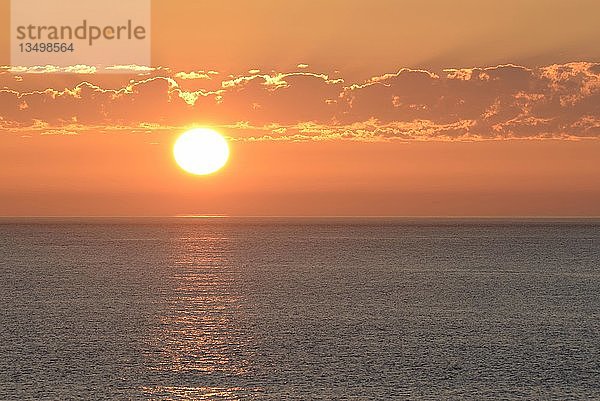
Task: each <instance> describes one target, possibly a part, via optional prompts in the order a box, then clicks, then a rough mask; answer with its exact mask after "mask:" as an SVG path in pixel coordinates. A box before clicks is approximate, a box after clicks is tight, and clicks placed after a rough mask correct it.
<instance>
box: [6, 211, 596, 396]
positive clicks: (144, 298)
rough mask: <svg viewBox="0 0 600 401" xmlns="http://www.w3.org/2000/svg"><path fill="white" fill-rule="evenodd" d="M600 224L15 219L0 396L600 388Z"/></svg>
mask: <svg viewBox="0 0 600 401" xmlns="http://www.w3.org/2000/svg"><path fill="white" fill-rule="evenodd" d="M599 228H600V221H598V220H587V221H586V220H580V221H566V220H565V221H542V220H529V221H527V220H512V221H510V220H401V219H400V220H382V219H378V220H360V219H350V220H343V219H323V220H308V219H162V220H160V219H158V220H157V219H155V220H150V219H139V220H94V221H84V220H69V221H60V220H32V221H20V220H10V221H8V220H5V221H4V222H3V223H2V224H0V399H2V400H11V399H19V400H27V399H47V400H67V399H116V400H119V399H124V400H129V399H133V400H137V399H164V400H235V399H258V400H285V399H298V400H311V399H315V400H317V399H340V400H345V399H355V400H371V399H381V400H392V399H457V400H462V399H585V398H587V399H590V398H593V399H600V230H599Z"/></svg>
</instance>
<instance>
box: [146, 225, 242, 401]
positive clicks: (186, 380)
mask: <svg viewBox="0 0 600 401" xmlns="http://www.w3.org/2000/svg"><path fill="white" fill-rule="evenodd" d="M197 227H198V226H195V225H191V226H186V228H184V230H185V231H186V232H185V233H182V235H180V236H178V237H177V238H176V239H175V240H174V241H173V243H172V246H171V247H170V251H171V255H170V263H171V266H172V269H171V272H170V276H171V277H169V280H170V281H171V282H172V285H171V287H170V288H169V289H168V290H167V293H166V294H165V297H166V298H167V304H166V308H165V311H166V313H164V315H163V316H161V317H160V324H159V328H158V331H157V333H156V335H155V337H154V340H155V344H156V345H157V348H158V349H159V354H160V358H159V359H160V362H159V363H158V364H155V366H154V370H155V371H157V373H165V374H167V375H168V376H169V377H172V376H173V375H175V376H176V377H178V378H183V379H181V380H177V382H176V384H178V385H177V386H170V385H163V386H156V387H153V388H150V387H146V388H145V389H144V391H145V392H146V393H147V394H148V395H149V396H160V397H167V398H166V399H177V400H187V399H201V400H203V399H235V397H233V396H232V395H233V394H240V393H244V392H245V390H244V389H242V388H239V387H238V386H235V387H233V386H232V387H230V388H225V387H222V386H223V383H227V381H228V380H230V379H231V378H239V377H241V376H243V375H245V374H247V373H248V368H249V362H248V360H247V358H246V356H245V353H244V347H245V345H246V344H247V343H248V341H249V339H248V337H247V334H246V333H245V332H244V330H243V328H242V327H241V325H240V324H239V316H240V306H241V296H240V294H239V293H238V291H236V285H235V284H236V280H237V274H238V272H236V270H235V268H234V266H233V264H232V261H231V248H230V244H231V239H230V238H229V237H228V236H227V235H226V233H224V232H219V233H214V232H213V233H211V234H207V235H202V234H203V232H202V231H206V228H204V229H203V230H202V231H201V232H194V230H195V228H197ZM221 379H222V380H221ZM207 383H211V384H215V386H207ZM238 383H239V381H238ZM173 384H175V383H173ZM169 397H171V398H169ZM161 399H164V398H161Z"/></svg>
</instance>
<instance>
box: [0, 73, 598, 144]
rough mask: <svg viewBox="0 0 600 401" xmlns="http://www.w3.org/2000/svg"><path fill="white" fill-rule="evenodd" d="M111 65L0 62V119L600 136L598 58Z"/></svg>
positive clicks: (444, 136)
mask: <svg viewBox="0 0 600 401" xmlns="http://www.w3.org/2000/svg"><path fill="white" fill-rule="evenodd" d="M116 67H119V71H120V72H122V73H120V74H99V73H98V72H97V71H95V70H94V69H93V68H89V67H87V66H74V67H71V68H72V72H78V74H70V75H53V74H45V73H51V72H56V69H55V68H54V67H52V66H44V67H33V68H19V67H11V68H9V67H2V68H0V88H2V89H0V107H1V109H0V110H2V111H1V112H0V130H3V131H6V132H19V133H21V134H22V133H23V132H37V133H48V132H56V133H61V134H64V133H66V132H76V133H79V134H84V133H85V132H86V131H88V130H104V131H124V130H127V129H129V130H130V131H132V132H148V131H160V130H162V131H167V130H173V129H183V128H185V127H189V126H194V125H211V126H215V127H221V128H223V129H224V130H226V131H227V133H228V135H230V136H231V137H232V139H234V140H249V141H250V140H251V141H264V140H284V141H304V140H359V141H390V140H402V141H411V140H417V141H423V140H444V141H452V140H499V139H500V140H504V139H515V138H521V139H546V138H555V139H577V138H595V139H598V138H600V64H597V63H588V62H575V63H568V64H560V65H558V64H556V65H550V66H543V67H538V68H527V67H523V66H518V65H512V64H507V65H499V66H491V67H485V68H461V69H445V70H443V71H442V72H441V73H439V74H438V73H434V72H431V71H426V70H415V69H406V68H404V69H399V70H398V71H397V72H393V73H385V74H381V75H378V76H374V77H371V78H370V79H367V80H366V81H363V82H347V81H346V80H344V79H343V77H341V76H339V73H337V74H338V75H333V74H330V73H324V72H311V71H309V70H308V69H307V68H308V65H304V64H302V67H300V65H299V66H298V68H300V69H301V70H302V71H295V72H270V73H261V72H260V71H258V70H250V72H249V73H248V74H247V75H229V76H223V77H222V78H218V77H220V74H219V73H218V72H216V71H206V72H205V71H203V70H197V71H190V72H185V71H178V72H172V71H170V70H169V69H168V68H153V69H147V68H137V66H116ZM40 74H45V75H44V76H43V77H41V76H40ZM78 77H79V78H78ZM81 78H83V79H81Z"/></svg>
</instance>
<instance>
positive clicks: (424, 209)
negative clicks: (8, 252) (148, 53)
mask: <svg viewBox="0 0 600 401" xmlns="http://www.w3.org/2000/svg"><path fill="white" fill-rule="evenodd" d="M224 3H226V2H208V1H206V2H205V1H202V2H198V1H183V0H177V1H168V2H167V1H161V2H159V1H155V2H153V21H152V23H153V28H152V43H153V44H152V59H153V64H154V67H157V69H155V70H153V71H143V72H140V71H134V70H132V69H130V70H127V71H124V73H123V74H118V75H105V74H98V73H89V71H84V70H82V71H81V72H83V73H81V74H69V75H64V74H62V75H56V74H48V73H38V74H29V73H22V74H13V73H9V72H8V71H7V69H6V68H4V69H2V70H0V88H1V89H0V215H3V216H13V215H14V216H33V215H38V216H39V215H63V216H64V215H176V214H229V215H420V216H423V215H425V216H431V215H444V216H446V215H449V216H481V215H489V216H503V215H504V216H515V215H519V216H522V215H528V216H532V215H535V216H538V215H539V216H591V215H594V216H600V178H599V177H600V163H599V161H600V141H599V140H598V139H599V138H600V64H598V63H595V62H596V61H598V60H599V59H600V54H599V53H600V48H598V46H597V44H596V43H595V39H596V38H598V37H599V35H600V27H599V26H598V24H597V23H596V21H594V19H595V17H596V16H597V15H598V14H599V13H600V3H598V2H596V1H573V2H563V1H547V2H544V7H543V8H540V7H539V4H540V3H539V2H537V1H507V2H489V3H485V4H484V5H482V4H481V2H475V1H458V2H445V1H443V2H442V1H439V2H434V3H435V4H433V5H432V4H430V3H427V4H425V3H424V2H401V1H373V2H362V1H360V2H359V1H348V0H347V1H343V2H342V1H337V0H332V1H328V2H318V3H317V2H307V1H290V2H286V3H285V7H283V6H282V5H281V4H283V3H281V2H273V1H264V0H263V1H257V2H235V3H231V2H227V4H224ZM421 3H423V4H421ZM3 5H6V3H3ZM2 18H4V19H6V8H5V11H4V13H3V15H2ZM3 40H4V42H2V41H0V43H2V46H3V47H6V40H5V38H4V39H3ZM3 57H4V60H3V59H0V61H1V62H0V64H4V65H8V59H7V58H6V55H4V56H3ZM475 66H477V67H475ZM159 67H160V68H159ZM256 70H258V71H256ZM194 126H211V127H215V128H216V129H218V130H219V131H220V132H221V133H223V134H224V135H226V136H227V137H228V138H229V139H230V141H231V151H232V154H231V159H230V162H229V164H228V165H227V166H226V167H225V168H224V169H223V170H222V171H220V172H219V173H217V174H214V175H212V176H207V177H194V176H191V175H188V174H186V173H184V172H182V171H181V170H180V169H179V168H178V167H177V166H176V165H175V163H174V161H173V158H172V155H171V147H172V144H173V141H174V139H175V138H176V136H177V135H178V134H179V133H181V132H183V131H184V130H185V129H187V128H190V127H194Z"/></svg>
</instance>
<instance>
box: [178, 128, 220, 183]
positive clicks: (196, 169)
mask: <svg viewBox="0 0 600 401" xmlns="http://www.w3.org/2000/svg"><path fill="white" fill-rule="evenodd" d="M173 156H174V157H175V161H176V162H177V164H178V165H179V167H181V168H182V169H184V170H185V171H187V172H188V173H191V174H197V175H205V174H210V173H214V172H215V171H217V170H219V169H220V168H221V167H223V166H224V165H225V163H227V160H228V159H229V146H228V145H227V141H226V140H225V138H223V136H222V135H221V134H219V133H218V132H216V131H214V130H212V129H209V128H194V129H191V130H189V131H186V132H184V133H183V134H181V136H180V137H179V138H177V140H176V141H175V146H173Z"/></svg>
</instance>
